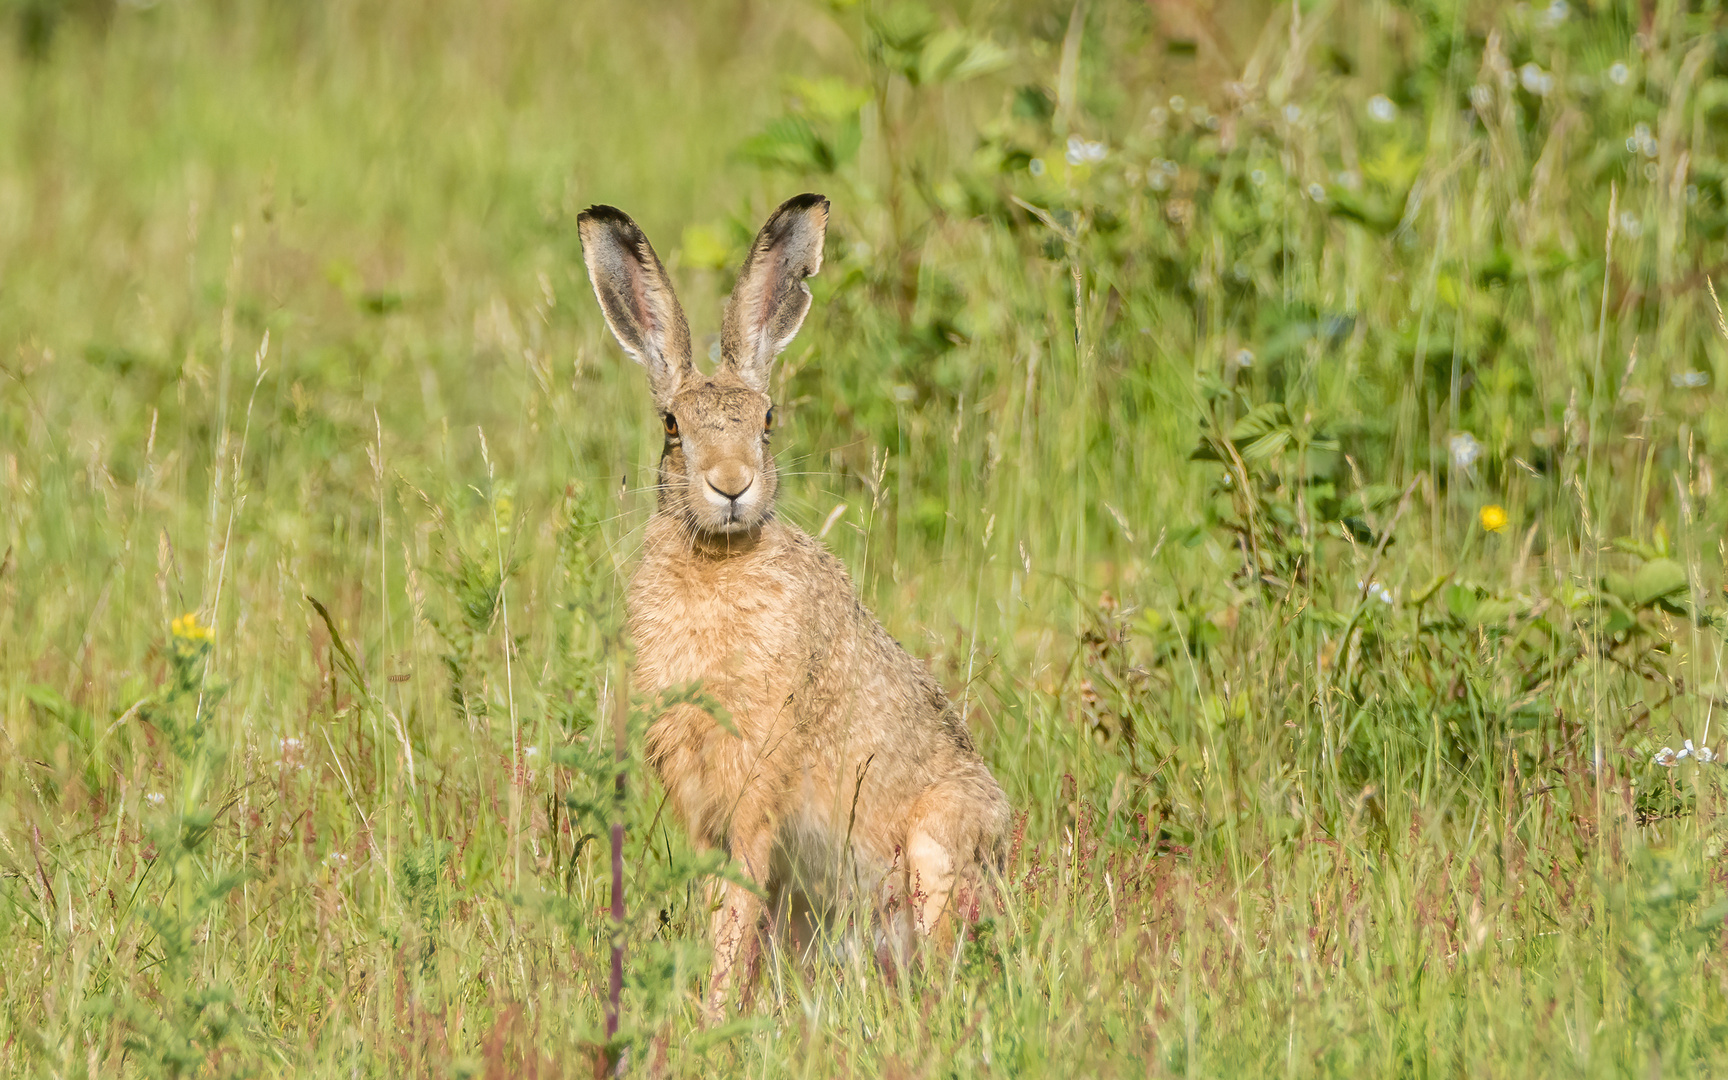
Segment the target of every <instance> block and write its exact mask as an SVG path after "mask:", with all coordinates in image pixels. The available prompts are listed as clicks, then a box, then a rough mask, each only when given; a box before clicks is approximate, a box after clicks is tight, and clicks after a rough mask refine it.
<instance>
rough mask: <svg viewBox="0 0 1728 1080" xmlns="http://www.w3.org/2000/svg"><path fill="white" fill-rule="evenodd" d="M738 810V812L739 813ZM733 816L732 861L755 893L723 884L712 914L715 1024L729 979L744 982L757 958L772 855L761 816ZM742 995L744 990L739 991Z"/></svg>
mask: <svg viewBox="0 0 1728 1080" xmlns="http://www.w3.org/2000/svg"><path fill="white" fill-rule="evenodd" d="M744 809H745V808H744V807H740V810H741V811H742V810H744ZM751 809H752V811H753V812H751V813H748V814H744V813H739V814H738V815H737V816H735V817H734V818H733V821H732V843H731V845H730V846H731V850H732V857H733V858H734V859H736V860H737V861H738V863H739V864H740V867H741V868H742V869H743V871H744V874H745V876H746V877H748V878H749V880H750V881H751V882H752V883H754V884H755V886H756V888H754V889H752V888H750V887H749V886H746V885H743V884H740V883H738V882H736V881H727V882H724V883H722V884H721V887H720V906H719V907H717V908H715V909H714V922H713V931H714V963H713V966H712V967H711V968H710V970H709V976H708V978H709V982H708V1015H709V1018H710V1019H711V1020H716V1019H719V1018H720V1017H721V1016H722V1015H723V1014H724V1013H725V1010H726V997H727V992H728V991H729V990H730V989H731V986H732V981H733V977H734V975H740V976H741V981H744V982H746V983H747V982H748V981H749V978H750V976H751V974H753V973H754V971H755V967H756V961H757V958H758V956H759V954H760V953H761V949H762V939H761V934H760V924H761V922H762V916H763V913H764V911H765V910H766V909H765V908H764V906H763V903H762V898H761V896H760V892H761V890H762V888H763V887H765V886H766V885H767V883H768V859H769V856H770V855H771V854H772V853H773V848H774V830H773V824H772V820H771V819H770V818H769V816H768V815H767V814H766V813H763V812H761V811H760V810H756V809H755V808H751ZM745 989H746V991H748V986H746V987H745Z"/></svg>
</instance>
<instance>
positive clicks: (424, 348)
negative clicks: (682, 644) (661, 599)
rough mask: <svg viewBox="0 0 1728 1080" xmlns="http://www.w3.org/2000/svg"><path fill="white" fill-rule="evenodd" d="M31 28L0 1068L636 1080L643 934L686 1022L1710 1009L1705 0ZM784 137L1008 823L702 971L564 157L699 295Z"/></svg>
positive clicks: (833, 410)
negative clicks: (719, 987)
mask: <svg viewBox="0 0 1728 1080" xmlns="http://www.w3.org/2000/svg"><path fill="white" fill-rule="evenodd" d="M0 21H3V25H4V32H5V35H6V38H5V41H4V51H3V52H0V553H3V554H0V1071H4V1072H6V1073H8V1074H13V1075H30V1076H43V1077H49V1076H52V1077H74V1076H97V1075H101V1076H134V1075H136V1076H158V1075H200V1076H202V1075H211V1076H215V1075H253V1074H275V1075H296V1076H338V1075H341V1076H362V1075H365V1076H405V1075H416V1076H418V1075H425V1076H460V1075H486V1076H508V1075H513V1074H521V1075H537V1076H555V1075H588V1074H590V1073H591V1071H592V1061H593V1060H594V1057H595V1046H596V1044H597V1043H598V1042H599V1041H600V1040H601V1039H602V1026H601V1025H602V1010H603V1003H604V993H603V988H604V985H605V979H606V970H607V957H608V948H609V945H610V943H611V941H612V940H613V935H614V933H615V932H616V933H618V934H621V935H622V938H623V940H624V942H625V944H626V946H627V950H628V952H627V966H626V974H627V988H626V991H625V993H624V996H623V1003H624V1017H623V1031H622V1040H623V1043H622V1045H627V1046H628V1048H629V1050H628V1053H629V1055H630V1056H629V1062H630V1065H631V1069H632V1071H633V1072H637V1073H639V1074H647V1073H650V1072H656V1073H657V1072H665V1073H669V1074H672V1075H691V1074H704V1075H711V1076H717V1075H735V1074H736V1075H750V1076H764V1077H768V1076H783V1075H786V1076H793V1075H795V1076H806V1077H815V1076H874V1075H884V1076H896V1077H925V1076H928V1077H948V1076H955V1077H970V1076H985V1075H1044V1074H1048V1073H1059V1074H1064V1075H1070V1076H1083V1075H1084V1076H1091V1075H1099V1076H1116V1075H1154V1076H1207V1077H1215V1076H1234V1075H1243V1076H1269V1075H1279V1076H1310V1075H1327V1076H1333V1075H1335V1076H1351V1077H1356V1076H1366V1075H1385V1076H1416V1077H1421V1076H1433V1075H1442V1074H1444V1075H1459V1076H1466V1075H1467V1076H1518V1077H1526V1076H1573V1075H1576V1076H1619V1075H1629V1074H1637V1075H1641V1076H1655V1075H1669V1074H1674V1075H1701V1074H1705V1073H1711V1072H1721V1071H1723V1070H1724V1069H1728V964H1725V963H1724V959H1723V956H1722V950H1723V946H1724V944H1725V942H1728V937H1725V933H1728V932H1725V930H1724V926H1723V917H1724V914H1725V912H1728V901H1725V900H1724V897H1725V896H1728V890H1725V889H1724V887H1723V883H1724V879H1725V876H1728V866H1725V865H1724V862H1723V855H1724V849H1725V847H1728V832H1725V831H1724V827H1723V822H1724V819H1723V817H1722V813H1723V807H1724V795H1725V793H1728V792H1725V787H1724V776H1723V774H1722V770H1723V768H1724V767H1725V766H1724V765H1723V764H1722V762H1720V761H1717V760H1713V757H1714V755H1713V754H1712V753H1711V751H1717V752H1723V751H1728V740H1725V739H1723V738H1722V737H1721V732H1720V728H1721V726H1722V721H1723V719H1724V718H1723V716H1722V715H1721V714H1718V713H1717V712H1716V710H1717V709H1721V708H1724V707H1725V706H1728V688H1725V687H1728V677H1725V675H1724V672H1723V670H1722V661H1723V653H1724V630H1725V627H1728V622H1725V605H1724V594H1723V591H1722V585H1723V577H1724V558H1725V552H1724V542H1723V535H1724V522H1725V520H1728V509H1725V508H1724V504H1723V500H1722V498H1721V497H1720V496H1719V495H1718V493H1716V492H1715V490H1714V476H1715V473H1716V472H1717V471H1718V470H1724V469H1728V410H1725V408H1724V398H1723V393H1722V390H1721V381H1722V378H1723V376H1724V368H1723V360H1722V357H1723V356H1724V350H1725V348H1728V341H1725V338H1728V324H1725V323H1724V321H1723V319H1722V314H1721V309H1720V308H1719V307H1718V306H1717V305H1716V304H1715V303H1714V292H1713V291H1712V286H1714V285H1716V284H1717V283H1718V280H1719V279H1721V278H1722V276H1723V272H1724V269H1725V267H1728V190H1725V187H1724V184H1725V181H1728V159H1725V158H1724V156H1723V155H1724V154H1725V153H1728V147H1725V146H1724V139H1725V137H1728V21H1725V19H1724V16H1723V15H1722V13H1721V12H1720V11H1719V10H1718V5H1717V4H1716V3H1715V2H1714V0H1706V2H1699V3H1684V4H1681V3H1675V2H1670V0H1648V2H1645V3H1642V4H1638V3H1624V2H1619V0H1554V2H1553V3H1550V4H1547V5H1542V4H1534V3H1523V4H1516V5H1498V4H1486V3H1483V4H1471V3H1462V2H1460V3H1449V2H1447V0H1431V2H1427V3H1422V2H1416V3H1410V4H1398V5H1394V4H1391V3H1386V2H1383V0H1314V2H1306V0H1305V2H1301V3H1287V4H1273V5H1262V4H1254V3H1247V2H1240V3H1234V4H1232V3H1227V2H1225V0H1219V3H1217V4H1216V5H1212V6H1208V5H1205V4H1199V3H1194V4H1185V3H1182V2H1180V0H1157V2H1153V3H1147V4H1139V3H1133V4H1131V3H1127V2H1110V0H1094V2H1091V3H1087V2H1085V0H1081V2H1080V3H1079V4H1077V5H1073V4H1069V3H1067V2H1065V0H1064V2H1062V3H1060V4H1057V3H1050V2H1042V0H1000V2H989V0H972V2H967V0H957V2H956V3H955V4H954V5H952V6H938V7H934V8H929V9H927V8H925V7H923V6H920V5H919V4H918V3H916V2H913V3H893V4H889V3H876V2H874V0H861V2H856V3H847V2H842V0H835V2H833V3H831V4H823V3H817V2H815V0H811V2H808V3H800V2H788V3H766V2H750V0H736V2H728V3H724V4H715V5H701V6H696V5H688V6H687V5H681V4H674V3H670V2H667V0H634V2H632V3H617V2H613V0H597V2H595V3H591V4H585V5H579V6H577V5H564V4H557V3H553V2H550V0H499V2H495V3H488V4H485V5H478V4H475V5H469V4H459V3H455V2H450V0H436V2H432V3H427V2H424V0H414V2H409V0H384V2H382V3H376V4H364V5H363V4H355V3H349V2H345V0H330V2H326V3H315V4H300V5H273V4H266V3H262V2H255V0H238V2H234V3H224V4H217V3H208V2H204V0H162V2H160V3H154V4H142V3H140V4H131V3H120V4H117V5H110V4H108V3H106V2H104V0H83V2H78V0H0ZM804 190H817V191H822V192H824V193H826V194H827V195H828V196H829V197H830V198H831V199H832V200H833V204H834V221H833V226H832V228H831V230H830V234H829V241H828V255H827V263H826V265H825V266H824V268H823V270H822V273H821V274H820V276H818V277H817V278H814V279H812V285H813V287H814V290H815V294H816V302H815V307H814V309H813V312H812V315H811V317H810V319H809V322H808V323H807V325H806V326H805V328H804V331H803V333H802V334H801V336H800V337H799V338H798V340H797V342H796V343H795V344H794V346H793V347H792V348H791V349H790V350H789V351H788V352H787V353H786V354H785V356H784V358H783V362H782V364H781V367H780V370H779V373H778V375H777V377H776V387H777V394H778V396H779V400H780V402H781V404H780V416H781V418H782V429H781V432H780V434H779V435H777V436H776V439H777V445H778V447H779V453H780V454H781V455H782V458H781V460H782V466H783V468H784V469H785V470H786V479H785V489H786V492H787V495H786V500H785V507H784V512H785V513H786V515H787V516H788V517H790V518H791V519H792V520H793V521H795V522H797V523H799V524H801V525H803V526H804V527H805V528H807V529H810V530H812V531H818V530H820V531H822V532H823V533H824V536H825V539H826V542H827V544H828V545H829V546H830V547H831V548H833V550H834V551H835V552H836V553H837V554H838V555H840V556H841V557H842V558H843V559H844V560H845V561H846V563H847V565H848V566H849V567H850V568H851V570H852V571H853V573H854V575H855V576H856V578H857V580H858V582H859V584H860V587H861V589H862V591H863V592H864V595H865V597H866V599H867V601H868V602H869V603H870V604H871V605H872V606H873V608H874V609H875V610H876V611H878V612H879V613H880V615H881V617H882V619H883V620H884V622H885V623H886V624H887V626H888V627H889V628H890V630H891V631H893V632H894V633H895V635H896V636H898V637H899V638H900V639H901V640H902V641H904V642H905V643H906V644H907V645H908V647H909V648H911V649H912V650H913V651H914V652H916V653H918V654H919V655H921V656H926V657H928V658H929V661H930V663H931V665H932V669H933V670H934V671H935V672H936V673H937V674H938V675H939V677H940V678H941V680H942V681H943V682H944V684H945V685H946V686H947V687H948V688H949V690H950V692H951V693H952V695H953V697H954V699H955V701H956V702H957V703H958V704H959V705H960V706H961V707H962V708H963V709H964V710H965V713H966V717H967V720H968V723H969V724H970V726H971V729H972V731H973V732H974V733H975V734H976V737H977V739H978V742H979V744H980V747H981V749H982V750H983V752H984V754H985V756H986V757H987V758H988V760H989V762H990V763H991V765H992V767H993V768H994V770H995V772H996V775H997V776H998V777H999V778H1000V779H1001V781H1002V783H1003V786H1004V787H1005V789H1006V790H1007V792H1008V795H1009V797H1010V799H1011V800H1012V802H1013V804H1014V807H1015V809H1016V812H1017V815H1018V816H1017V820H1016V832H1015V837H1014V845H1013V850H1012V853H1011V856H1010V859H1009V862H1008V866H1007V870H1006V879H1005V880H1006V886H1007V887H1006V888H1005V889H1004V890H1003V894H1002V903H1001V905H1000V909H999V910H997V911H996V912H994V913H993V914H992V915H991V916H990V917H989V918H988V919H987V920H986V921H984V922H981V923H979V924H978V925H977V926H975V927H974V928H972V930H971V931H970V932H969V934H968V936H967V939H966V941H965V943H964V945H963V947H962V948H961V949H960V950H959V951H958V952H957V953H956V955H955V956H954V957H953V958H952V961H951V962H947V961H941V962H935V963H931V964H929V965H928V966H926V968H925V969H924V970H923V971H921V972H920V973H917V974H915V975H913V976H910V977H906V978H901V979H898V980H895V981H888V980H885V979H884V978H882V977H881V976H880V975H879V974H878V973H877V972H876V971H875V970H874V968H872V967H871V966H870V965H869V964H868V963H865V962H863V961H861V960H857V959H844V958H842V959H831V960H826V961H822V962H815V963H799V962H796V961H794V960H790V959H784V958H782V959H777V960H776V961H774V962H772V963H770V964H769V965H768V966H767V970H766V971H765V972H764V973H763V977H762V979H761V982H760V983H759V986H758V989H757V993H756V996H755V1000H754V1002H753V1003H752V1005H751V1007H750V1008H749V1009H747V1010H745V1011H744V1012H742V1013H740V1014H739V1015H738V1016H737V1017H736V1018H735V1019H733V1020H732V1021H730V1022H728V1023H726V1024H723V1025H721V1026H719V1027H715V1028H709V1029H706V1030H704V1029H702V1028H701V1027H700V1026H699V1025H698V1022H697V1015H698V1014H697V1009H696V1003H697V1001H698V1000H699V995H700V988H701V985H702V982H703V979H704V978H705V971H704V967H705V965H706V940H705V939H706V929H705V928H706V917H707V913H706V907H705V900H704V892H703V881H704V880H705V877H706V875H707V874H708V873H709V872H710V871H712V870H714V869H716V864H715V862H714V861H713V859H712V858H711V857H707V856H703V855H701V854H700V853H697V852H694V851H692V850H691V849H690V847H689V845H688V843H687V842H686V840H685V837H684V835H683V833H682V831H681V829H680V828H679V827H678V826H677V825H676V823H674V822H672V821H670V820H668V816H667V815H665V814H662V813H661V812H660V809H661V793H660V791H659V789H658V788H657V786H656V785H655V783H654V781H653V780H652V778H651V777H649V776H648V775H646V774H644V773H642V772H640V771H634V770H633V771H631V773H630V775H629V777H628V784H627V795H626V798H625V799H624V801H623V802H622V804H618V803H616V802H615V801H614V800H613V797H612V765H611V761H610V751H609V744H608V743H607V741H606V739H607V722H606V720H605V719H604V717H605V716H606V706H607V695H608V691H609V689H610V686H611V683H610V681H609V678H608V675H607V673H608V672H609V671H612V670H614V667H615V661H616V659H617V658H618V656H619V649H620V645H619V641H618V622H619V612H618V597H619V593H620V583H621V581H622V580H623V579H624V577H625V576H626V575H627V574H628V571H629V568H630V565H631V561H632V555H633V552H634V549H635V546H636V544H637V543H638V541H639V538H640V529H641V526H642V523H643V521H644V520H645V518H646V516H647V514H648V512H649V509H650V507H651V505H652V492H651V491H650V490H649V484H650V482H651V475H652V467H653V463H654V460H655V458H656V456H657V454H658V450H659V440H660V436H659V432H658V424H657V422H656V419H655V417H654V416H653V415H652V412H651V409H650V405H649V401H648V396H647V393H646V390H645V387H644V385H643V382H642V379H641V377H640V375H639V373H638V371H637V370H636V369H635V368H634V367H633V366H631V365H629V364H628V363H627V361H626V360H625V359H624V358H623V357H622V355H621V353H620V352H619V350H618V349H617V347H616V346H615V345H614V344H613V343H612V342H611V341H610V340H609V338H608V337H607V336H606V334H605V331H604V327H603V325H602V322H601V320H600V318H599V317H598V311H597V309H596V307H595V304H594V302H593V299H592V295H591V293H590V291H589V287H588V284H587V282H586V279H585V275H584V273H583V270H582V264H581V259H580V255H579V250H578V244H577V238H576V229H575V218H576V214H577V212H578V211H579V210H581V209H582V208H583V207H585V206H587V205H588V204H589V203H592V202H609V203H614V204H617V205H619V206H622V207H624V208H626V209H627V210H629V211H630V212H631V213H632V214H633V215H635V216H636V217H637V219H638V220H639V221H641V222H642V224H643V225H644V227H645V228H646V230H647V231H648V233H649V235H650V236H651V237H652V238H653V239H654V240H655V242H656V243H657V245H658V246H659V248H660V250H661V252H662V254H663V255H664V256H665V257H666V259H667V262H668V264H669V265H670V266H671V268H672V270H673V273H674V275H675V277H676V279H677V281H678V283H679V286H680V289H681V290H682V292H683V296H684V299H685V303H686V307H687V308H688V309H689V311H690V312H691V315H692V319H693V321H694V324H695V325H694V329H695V330H696V332H697V334H698V337H699V345H698V348H699V351H703V352H705V351H706V350H707V349H708V348H709V346H710V344H711V343H712V342H713V340H714V339H713V337H712V333H713V331H714V330H715V329H716V328H717V325H718V311H719V302H720V299H721V298H722V297H723V296H724V295H725V293H726V291H727V290H728V289H729V288H730V275H731V273H732V269H733V267H735V266H736V265H737V262H738V260H739V258H740V257H741V255H742V253H743V250H744V245H745V244H746V243H747V242H748V239H749V236H750V234H751V232H752V230H753V229H754V228H755V227H756V225H757V224H758V223H759V222H760V221H761V220H762V218H763V217H764V216H765V214H766V213H767V211H768V210H769V209H770V208H771V207H773V206H774V205H775V204H777V203H778V202H779V201H780V200H781V199H783V198H785V197H787V196H789V195H791V194H794V193H796V192H798V191H804ZM640 725H641V715H640V710H639V712H638V715H637V717H636V732H635V735H636V737H637V738H638V739H639V736H640ZM620 816H621V818H622V820H623V821H624V822H625V823H626V826H627V831H626V838H627V846H626V869H627V871H628V875H627V876H628V896H629V907H628V913H627V918H626V920H625V922H624V923H623V924H622V925H621V926H617V927H615V926H614V924H613V923H612V922H611V921H610V920H609V917H608V915H607V908H608V903H609V891H608V886H609V861H608V857H607V855H606V852H605V846H606V844H605V840H604V838H603V837H604V833H605V832H606V829H607V825H608V823H609V822H610V821H611V820H613V819H614V818H615V817H620Z"/></svg>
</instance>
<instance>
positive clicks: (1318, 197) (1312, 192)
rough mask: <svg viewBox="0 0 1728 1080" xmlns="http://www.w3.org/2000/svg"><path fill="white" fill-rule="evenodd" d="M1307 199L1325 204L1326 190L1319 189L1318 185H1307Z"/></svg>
mask: <svg viewBox="0 0 1728 1080" xmlns="http://www.w3.org/2000/svg"><path fill="white" fill-rule="evenodd" d="M1308 197H1309V198H1310V199H1313V200H1314V201H1315V202H1325V201H1326V189H1325V188H1323V187H1321V186H1320V185H1319V184H1309V185H1308Z"/></svg>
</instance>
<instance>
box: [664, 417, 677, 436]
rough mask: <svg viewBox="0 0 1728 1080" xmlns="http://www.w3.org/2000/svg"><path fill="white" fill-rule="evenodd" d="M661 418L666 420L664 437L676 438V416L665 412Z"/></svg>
mask: <svg viewBox="0 0 1728 1080" xmlns="http://www.w3.org/2000/svg"><path fill="white" fill-rule="evenodd" d="M661 419H662V420H664V421H665V422H666V437H667V438H668V439H676V438H677V437H678V418H677V417H676V416H673V415H672V414H671V413H667V414H666V415H665V416H663V417H661Z"/></svg>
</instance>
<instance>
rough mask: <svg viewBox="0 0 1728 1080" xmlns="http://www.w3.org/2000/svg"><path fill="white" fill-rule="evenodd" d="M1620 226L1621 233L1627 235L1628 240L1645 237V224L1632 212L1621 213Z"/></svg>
mask: <svg viewBox="0 0 1728 1080" xmlns="http://www.w3.org/2000/svg"><path fill="white" fill-rule="evenodd" d="M1619 224H1620V231H1621V232H1623V233H1625V234H1626V237H1627V239H1630V240H1636V239H1638V238H1639V237H1640V236H1643V235H1644V223H1643V222H1642V221H1639V220H1638V215H1637V214H1634V213H1632V212H1631V211H1630V210H1627V211H1624V212H1622V213H1621V215H1620V222H1619Z"/></svg>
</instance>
